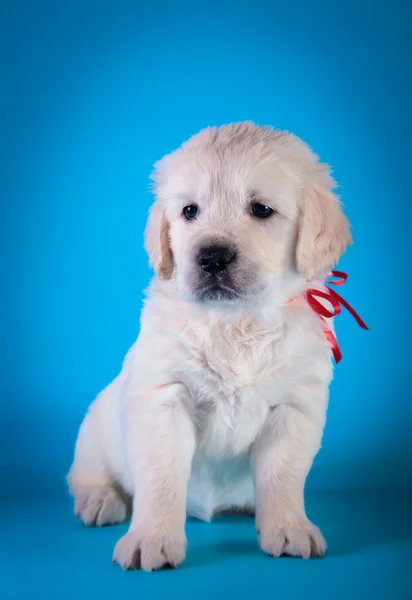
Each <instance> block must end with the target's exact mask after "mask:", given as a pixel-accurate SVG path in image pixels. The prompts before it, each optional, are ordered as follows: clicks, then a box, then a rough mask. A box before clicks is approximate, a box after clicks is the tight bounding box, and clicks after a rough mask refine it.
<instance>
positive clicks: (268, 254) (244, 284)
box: [146, 123, 351, 304]
mask: <svg viewBox="0 0 412 600" xmlns="http://www.w3.org/2000/svg"><path fill="white" fill-rule="evenodd" d="M153 179H154V191H155V194H156V201H155V203H154V204H153V206H152V209H151V212H150V215H149V220H148V225H147V229H146V248H147V251H148V253H149V257H150V262H151V264H152V266H153V267H154V269H155V271H156V273H157V274H158V276H159V277H160V278H163V279H169V278H171V277H176V279H177V285H178V289H179V292H180V294H181V296H182V297H183V298H184V299H185V300H187V301H189V302H201V303H217V302H219V303H229V304H234V303H235V302H241V303H247V302H249V301H250V302H252V301H253V300H254V299H256V298H258V297H262V296H265V295H267V294H270V293H271V292H273V290H279V289H280V288H281V282H282V281H285V280H286V279H287V278H289V279H290V278H291V277H292V278H293V277H297V278H299V277H300V278H301V279H302V278H304V279H306V280H307V281H311V280H313V279H315V278H316V277H322V276H323V275H324V274H325V273H326V272H327V271H328V270H329V268H330V267H331V266H332V265H334V264H335V263H336V262H337V260H338V259H339V257H340V255H341V254H342V253H343V252H344V250H345V248H346V245H347V244H348V243H350V242H351V236H350V232H349V224H348V221H347V220H346V218H345V216H344V215H343V213H342V211H341V207H340V204H339V201H338V199H337V198H336V196H335V195H334V194H333V192H332V189H333V188H334V182H333V180H332V178H331V177H330V175H329V169H328V168H327V166H326V165H323V164H321V163H319V161H318V158H317V156H316V155H314V154H313V153H312V152H311V150H310V149H309V148H308V147H307V146H306V145H305V144H304V143H303V142H302V141H300V140H299V139H298V138H296V137H295V136H293V135H291V134H288V133H285V132H276V131H274V130H273V129H271V128H269V127H257V126H255V125H253V124H251V123H239V124H232V125H227V126H223V127H220V128H210V129H205V130H203V131H201V132H200V133H199V134H197V135H195V136H194V137H192V138H191V139H189V141H187V142H186V143H185V144H183V146H182V147H181V148H179V149H178V150H177V151H176V152H174V153H172V154H170V155H168V156H166V157H165V158H163V159H162V160H161V161H160V162H159V163H158V164H157V165H156V168H155V172H154V175H153Z"/></svg>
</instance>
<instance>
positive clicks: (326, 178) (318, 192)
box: [296, 164, 352, 281]
mask: <svg viewBox="0 0 412 600" xmlns="http://www.w3.org/2000/svg"><path fill="white" fill-rule="evenodd" d="M335 187H336V184H335V182H334V180H333V179H332V177H331V176H330V175H329V168H328V166H327V165H324V164H318V165H317V170H316V172H315V173H314V174H313V175H312V177H311V178H310V181H309V183H308V185H307V189H306V190H305V191H304V194H303V198H302V204H301V207H300V215H299V230H298V239H297V247H296V267H297V270H298V271H299V272H300V273H302V274H303V275H304V277H305V279H307V280H308V281H311V280H312V279H314V278H315V277H316V276H317V275H323V274H324V273H326V272H327V271H328V270H329V269H330V268H331V267H332V266H333V265H335V264H336V263H337V262H338V260H339V258H340V256H341V255H342V254H343V253H344V251H345V249H346V246H347V245H348V244H351V243H352V236H351V233H350V229H349V227H350V225H349V221H348V220H347V218H346V217H345V215H344V214H343V212H342V208H341V205H340V202H339V199H338V198H337V196H336V195H335V194H334V193H333V192H332V190H333V189H334V188H335Z"/></svg>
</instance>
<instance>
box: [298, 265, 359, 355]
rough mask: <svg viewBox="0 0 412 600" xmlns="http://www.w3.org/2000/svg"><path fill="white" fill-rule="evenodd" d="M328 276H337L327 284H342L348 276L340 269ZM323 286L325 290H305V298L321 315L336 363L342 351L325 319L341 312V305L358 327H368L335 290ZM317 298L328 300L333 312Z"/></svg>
mask: <svg viewBox="0 0 412 600" xmlns="http://www.w3.org/2000/svg"><path fill="white" fill-rule="evenodd" d="M330 276H333V277H337V279H332V280H330V281H329V282H328V283H329V285H343V284H344V283H345V282H346V280H347V278H348V276H347V274H346V273H343V272H342V271H331V272H330ZM325 287H326V290H327V291H320V290H316V289H314V288H311V289H309V290H307V291H306V293H305V298H306V301H307V302H308V304H309V306H310V307H311V309H312V310H313V311H314V312H315V313H317V314H318V315H319V316H320V317H321V319H322V321H323V323H322V325H323V331H324V333H325V336H326V339H327V340H328V342H329V343H330V346H331V349H332V353H333V357H334V359H335V361H336V363H338V362H339V361H340V360H341V358H342V352H341V351H340V348H339V344H338V341H337V339H336V337H335V335H334V333H333V331H332V330H331V329H329V327H328V325H327V323H326V321H325V319H331V318H332V317H336V315H338V314H339V313H340V312H341V310H342V306H344V307H345V308H346V310H348V311H349V312H350V314H351V315H352V316H353V317H354V318H355V319H356V322H357V323H358V325H359V326H360V327H362V329H368V327H367V325H366V324H365V323H364V322H363V321H362V319H361V318H360V316H359V315H358V313H357V312H356V311H355V310H354V309H353V308H352V306H351V305H350V304H348V302H346V300H345V299H344V298H342V296H340V295H339V294H338V293H337V292H335V290H332V289H331V288H330V287H329V286H328V285H325ZM317 298H324V299H325V300H327V301H328V302H330V304H331V305H332V307H333V312H331V311H330V310H328V309H327V308H325V307H324V306H323V305H322V304H321V303H320V302H319V300H317Z"/></svg>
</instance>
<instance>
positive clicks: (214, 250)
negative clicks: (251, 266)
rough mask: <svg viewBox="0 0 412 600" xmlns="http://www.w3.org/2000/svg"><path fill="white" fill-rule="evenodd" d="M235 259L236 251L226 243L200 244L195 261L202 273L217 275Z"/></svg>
mask: <svg viewBox="0 0 412 600" xmlns="http://www.w3.org/2000/svg"><path fill="white" fill-rule="evenodd" d="M235 260H236V251H235V249H234V248H233V247H231V246H229V245H226V244H219V245H217V244H213V245H210V246H202V247H201V248H200V249H199V251H198V253H197V262H198V264H199V266H200V268H201V269H202V271H203V272H204V273H206V274H207V275H209V276H218V275H220V274H221V273H223V272H224V271H225V270H226V269H227V267H228V266H229V265H230V264H231V263H233V262H234V261H235Z"/></svg>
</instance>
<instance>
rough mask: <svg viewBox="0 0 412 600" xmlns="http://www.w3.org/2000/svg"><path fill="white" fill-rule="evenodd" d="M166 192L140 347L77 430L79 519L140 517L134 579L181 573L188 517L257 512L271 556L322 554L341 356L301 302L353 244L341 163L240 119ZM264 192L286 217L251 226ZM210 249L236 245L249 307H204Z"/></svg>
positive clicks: (150, 234) (131, 550) (193, 146)
mask: <svg viewBox="0 0 412 600" xmlns="http://www.w3.org/2000/svg"><path fill="white" fill-rule="evenodd" d="M154 182H155V183H154V191H155V194H156V201H155V203H154V205H153V207H152V210H151V213H150V216H149V220H148V226H147V231H146V248H147V250H148V253H149V257H150V262H151V264H152V265H153V267H154V268H155V271H156V274H157V276H156V277H155V278H154V280H153V281H152V283H151V286H150V288H149V290H148V293H147V301H146V303H145V306H144V308H143V311H142V317H141V331H140V334H139V337H138V339H137V341H136V342H135V344H134V345H133V347H132V348H131V349H130V351H129V353H128V354H127V356H126V359H125V361H124V364H123V368H122V370H121V372H120V374H119V375H118V377H117V378H116V379H115V380H114V381H113V382H112V383H111V384H110V385H109V386H108V387H107V388H106V389H105V390H103V391H102V392H101V394H100V395H99V396H98V397H97V399H96V400H95V401H94V402H93V403H92V404H91V406H90V408H89V411H88V413H87V415H86V417H85V419H84V421H83V423H82V426H81V428H80V432H79V436H78V440H77V444H76V450H75V458H74V462H73V465H72V468H71V470H70V473H69V475H68V482H69V486H70V491H71V493H72V495H73V497H74V499H75V512H76V515H77V516H79V517H80V518H81V519H82V520H83V521H84V523H85V524H86V525H91V524H97V525H104V524H108V523H115V522H119V521H123V520H124V519H125V518H126V516H127V514H128V509H129V508H131V523H130V528H129V531H128V532H127V534H126V535H125V536H124V537H122V538H121V539H120V540H119V542H118V543H117V545H116V547H115V550H114V557H113V558H114V561H115V562H117V563H119V564H120V565H122V566H123V568H139V567H140V568H142V569H145V570H148V571H150V570H152V569H157V568H160V567H162V566H164V565H165V564H167V563H168V564H171V565H173V566H177V565H179V564H180V563H181V562H182V561H183V560H184V557H185V550H186V537H185V519H186V515H187V514H190V515H194V516H197V517H199V518H201V519H204V520H207V521H208V520H210V519H211V518H212V517H213V514H215V513H216V512H219V511H223V510H228V509H240V510H248V511H254V512H255V513H256V528H257V531H258V532H259V539H260V545H261V547H262V549H263V550H264V551H265V552H268V553H269V554H271V555H273V556H280V555H281V554H283V553H286V554H291V555H296V556H303V557H305V558H307V557H309V556H312V555H323V553H324V551H325V542H324V540H323V537H322V535H321V533H320V531H319V530H318V529H317V527H315V526H314V525H313V524H312V523H310V521H308V519H307V517H306V514H305V508H304V493H303V492H304V484H305V479H306V476H307V473H308V471H309V469H310V467H311V465H312V461H313V458H314V456H315V455H316V453H317V451H318V449H319V447H320V443H321V437H322V431H323V427H324V423H325V412H326V407H327V403H328V386H329V383H330V380H331V377H332V364H331V352H330V348H329V346H328V343H327V341H326V339H325V336H324V333H323V331H322V327H321V322H320V319H319V317H318V316H317V315H315V314H314V313H313V312H312V311H311V310H310V308H309V307H308V305H307V304H306V302H305V300H304V299H303V298H302V296H301V293H302V292H303V291H304V290H305V289H306V288H308V287H312V286H314V285H316V286H318V287H320V288H321V287H322V280H323V278H324V275H325V273H326V272H327V271H328V269H329V268H330V267H331V266H332V265H333V264H334V263H335V262H336V261H337V260H338V258H339V256H340V255H341V253H342V252H343V251H344V249H345V247H346V245H347V244H348V243H350V241H351V238H350V233H349V227H348V222H347V220H346V218H345V217H344V216H343V213H342V211H341V208H340V204H339V201H338V200H337V198H336V196H335V195H334V194H333V193H332V191H331V190H332V188H333V181H332V179H331V177H330V175H329V171H328V168H327V167H326V166H325V165H322V164H321V163H319V161H318V158H317V157H316V156H315V155H314V154H313V153H312V152H311V151H310V149H309V148H308V147H307V146H306V145H305V144H304V143H303V142H301V141H300V140H299V139H298V138H296V137H294V136H293V135H290V134H288V133H284V132H276V131H274V130H272V129H271V128H262V127H257V126H255V125H253V124H251V123H239V124H232V125H228V126H224V127H220V128H210V129H206V130H204V131H202V132H200V133H199V134H198V135H197V136H194V137H193V138H191V139H190V140H189V141H188V142H186V143H185V144H184V145H183V146H182V147H181V148H180V149H179V150H177V151H176V152H175V153H173V154H171V155H169V156H167V157H165V158H164V159H163V160H162V161H160V163H159V164H158V165H156V171H155V174H154ZM251 196H253V198H258V199H259V201H261V202H263V203H264V204H267V205H269V206H271V207H272V208H273V209H275V210H276V213H275V214H274V215H272V216H271V217H270V218H269V219H265V220H259V219H256V217H253V216H252V215H251V214H250V202H251ZM193 203H195V204H196V205H197V206H198V207H199V216H198V218H197V219H196V220H194V221H187V220H186V219H185V218H184V217H183V215H182V210H183V208H184V206H186V205H187V204H193ZM208 240H218V241H219V242H229V243H231V244H233V245H234V246H235V247H236V248H237V250H238V253H239V257H238V265H237V271H236V273H235V275H234V281H235V283H236V285H237V286H238V287H239V289H242V291H243V293H242V296H241V297H240V298H238V299H235V300H225V299H224V298H223V299H222V300H221V301H219V300H216V301H211V302H199V301H198V298H197V297H196V284H195V282H196V281H197V279H196V278H197V276H198V274H197V271H196V263H195V259H194V257H195V255H196V249H197V248H198V247H199V244H201V243H202V242H203V241H206V242H207V241H208ZM295 296H298V297H297V298H296V299H295V300H294V301H293V302H290V303H286V302H285V301H286V300H288V299H290V298H292V297H295Z"/></svg>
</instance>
